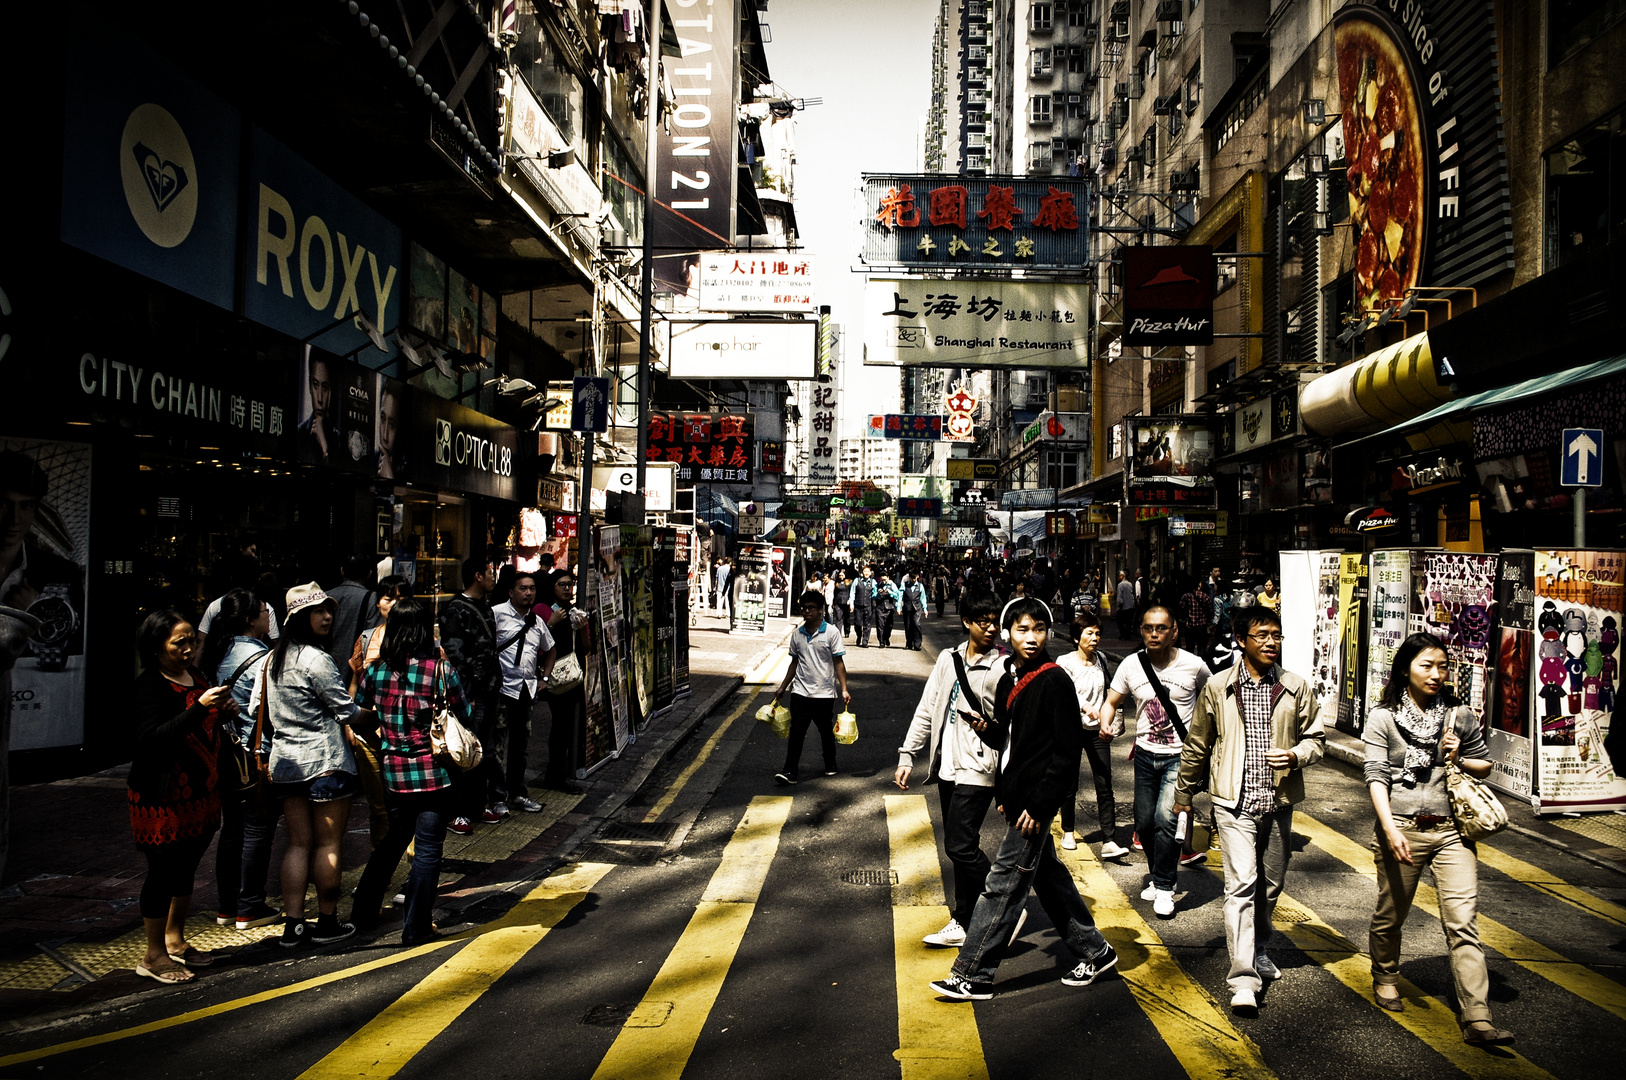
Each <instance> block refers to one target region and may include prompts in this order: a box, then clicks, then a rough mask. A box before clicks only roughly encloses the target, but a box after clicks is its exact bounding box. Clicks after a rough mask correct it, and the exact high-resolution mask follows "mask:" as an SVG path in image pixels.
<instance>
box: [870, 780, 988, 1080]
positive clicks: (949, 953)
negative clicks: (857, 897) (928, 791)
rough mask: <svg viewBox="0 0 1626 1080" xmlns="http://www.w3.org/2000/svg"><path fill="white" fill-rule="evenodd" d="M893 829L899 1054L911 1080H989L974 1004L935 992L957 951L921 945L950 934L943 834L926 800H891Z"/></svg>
mask: <svg viewBox="0 0 1626 1080" xmlns="http://www.w3.org/2000/svg"><path fill="white" fill-rule="evenodd" d="M883 798H884V800H885V803H886V831H887V839H888V841H889V844H890V848H891V860H892V869H893V870H895V871H896V872H897V875H898V883H897V884H896V885H894V886H892V940H893V957H894V961H895V967H896V970H897V980H898V1050H897V1052H896V1053H894V1054H893V1055H892V1056H893V1057H895V1058H896V1059H897V1060H898V1063H899V1064H900V1065H902V1066H903V1080H985V1078H986V1077H987V1076H988V1063H987V1060H986V1058H984V1056H983V1052H982V1036H981V1034H980V1033H979V1032H978V1030H977V1016H976V1013H975V1011H974V1010H973V1009H972V1007H971V1006H969V1005H965V1004H960V1003H954V1002H948V1001H942V1000H940V999H939V998H938V997H937V995H936V994H934V993H932V991H931V990H930V989H929V988H928V987H927V983H929V982H931V981H932V980H933V979H938V978H942V977H943V976H944V975H947V974H948V969H949V965H950V964H952V963H953V961H954V950H952V949H928V948H927V947H926V946H925V945H922V944H921V941H920V939H921V938H922V937H924V936H926V935H927V934H930V933H933V932H935V931H937V930H940V929H942V927H943V924H944V923H946V922H948V919H949V909H948V904H947V902H946V901H945V900H944V894H943V871H942V866H941V864H940V863H939V862H938V861H937V836H936V834H935V833H934V832H933V831H932V818H931V813H930V812H929V811H928V810H927V808H926V796H924V795H887V796H884V797H883Z"/></svg>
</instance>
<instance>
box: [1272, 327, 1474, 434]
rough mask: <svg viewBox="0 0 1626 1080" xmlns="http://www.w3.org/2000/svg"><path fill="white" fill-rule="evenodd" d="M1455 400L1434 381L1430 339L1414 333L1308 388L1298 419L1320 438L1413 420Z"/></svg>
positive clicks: (1304, 391)
mask: <svg viewBox="0 0 1626 1080" xmlns="http://www.w3.org/2000/svg"><path fill="white" fill-rule="evenodd" d="M1450 398H1451V391H1450V389H1449V388H1448V387H1444V386H1441V385H1440V383H1439V381H1438V380H1437V379H1435V378H1434V357H1433V354H1432V353H1430V352H1429V345H1428V335H1427V334H1414V335H1412V336H1411V337H1409V338H1406V339H1405V340H1404V341H1399V342H1396V343H1395V344H1393V345H1390V346H1388V347H1386V348H1383V349H1379V350H1378V351H1377V352H1375V353H1373V354H1372V355H1370V356H1368V357H1366V358H1365V359H1364V360H1359V361H1356V362H1355V363H1353V364H1346V365H1345V366H1344V367H1341V368H1339V369H1338V370H1337V371H1330V372H1328V373H1327V374H1325V375H1323V376H1321V377H1320V378H1318V379H1316V380H1314V381H1313V382H1311V383H1310V384H1309V385H1307V386H1305V387H1304V389H1303V390H1302V391H1301V392H1300V394H1299V416H1300V417H1301V418H1302V420H1303V421H1304V426H1305V428H1306V429H1307V430H1309V431H1311V432H1313V433H1314V434H1317V435H1343V434H1346V433H1349V432H1354V431H1363V430H1366V429H1369V428H1372V427H1375V426H1379V425H1392V424H1398V423H1401V422H1403V421H1407V422H1409V421H1411V420H1412V419H1413V418H1414V417H1417V416H1418V415H1419V414H1424V413H1428V412H1429V411H1430V410H1432V409H1434V408H1435V407H1436V406H1438V405H1440V404H1441V403H1443V402H1448V401H1449V400H1450Z"/></svg>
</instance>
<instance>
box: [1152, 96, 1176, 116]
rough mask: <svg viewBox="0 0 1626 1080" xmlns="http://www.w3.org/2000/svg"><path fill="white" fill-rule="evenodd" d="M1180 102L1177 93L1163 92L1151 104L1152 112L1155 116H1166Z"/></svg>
mask: <svg viewBox="0 0 1626 1080" xmlns="http://www.w3.org/2000/svg"><path fill="white" fill-rule="evenodd" d="M1179 104H1180V95H1179V94H1163V95H1161V96H1160V97H1159V98H1158V99H1157V100H1156V101H1155V102H1154V103H1153V104H1152V112H1153V113H1154V114H1156V115H1157V116H1167V115H1169V114H1170V113H1172V112H1173V111H1174V110H1175V107H1176V106H1177V105H1179Z"/></svg>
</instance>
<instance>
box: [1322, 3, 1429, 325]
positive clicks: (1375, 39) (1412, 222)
mask: <svg viewBox="0 0 1626 1080" xmlns="http://www.w3.org/2000/svg"><path fill="white" fill-rule="evenodd" d="M1334 42H1335V47H1336V49H1337V54H1338V89H1339V93H1340V96H1341V99H1342V101H1343V103H1344V157H1345V160H1346V161H1347V162H1348V163H1349V167H1348V172H1347V173H1346V176H1347V178H1348V181H1349V216H1350V219H1351V220H1352V221H1353V222H1354V223H1355V229H1356V235H1357V236H1358V237H1359V239H1358V241H1357V246H1356V249H1355V300H1356V304H1357V308H1358V311H1359V312H1360V313H1364V312H1367V311H1375V310H1381V309H1382V308H1383V307H1385V306H1387V305H1388V304H1389V303H1392V302H1393V301H1394V300H1396V299H1398V298H1400V297H1402V296H1404V295H1405V292H1406V290H1407V289H1410V288H1411V287H1412V286H1414V285H1416V284H1417V283H1418V277H1419V275H1420V274H1421V272H1422V268H1423V257H1424V254H1425V253H1424V250H1423V248H1424V233H1425V225H1426V222H1425V218H1424V206H1425V200H1424V191H1423V186H1424V183H1425V180H1426V175H1427V174H1426V173H1425V171H1424V170H1425V168H1426V164H1425V160H1424V153H1425V147H1424V145H1423V124H1422V108H1421V103H1420V101H1419V100H1418V96H1417V86H1416V84H1415V83H1414V82H1413V80H1412V77H1411V73H1410V70H1409V69H1408V67H1407V64H1406V58H1405V55H1404V54H1403V53H1402V52H1401V51H1400V45H1399V44H1398V42H1397V41H1396V40H1395V38H1394V36H1393V34H1392V33H1391V31H1390V29H1389V27H1388V25H1387V24H1386V23H1384V22H1382V21H1379V20H1378V19H1377V18H1375V17H1373V16H1371V15H1368V14H1366V13H1362V12H1349V13H1347V14H1346V15H1345V17H1344V18H1342V19H1341V20H1340V21H1339V23H1338V26H1337V29H1336V31H1335V37H1334Z"/></svg>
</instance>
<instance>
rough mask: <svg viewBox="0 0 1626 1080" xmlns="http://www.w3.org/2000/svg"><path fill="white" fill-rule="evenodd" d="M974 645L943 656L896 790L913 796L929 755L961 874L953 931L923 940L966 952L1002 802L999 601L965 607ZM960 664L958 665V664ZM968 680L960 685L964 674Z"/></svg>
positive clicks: (972, 599)
mask: <svg viewBox="0 0 1626 1080" xmlns="http://www.w3.org/2000/svg"><path fill="white" fill-rule="evenodd" d="M960 621H961V622H962V623H963V624H964V625H965V632H966V640H965V641H963V642H962V643H960V644H959V645H956V646H955V647H954V648H952V649H944V650H943V651H942V652H941V653H939V654H938V657H937V664H936V666H935V667H933V668H932V674H931V677H930V678H929V679H927V680H926V688H925V690H924V691H922V693H921V695H920V704H919V705H917V706H915V716H914V719H913V720H911V721H910V723H909V733H908V734H907V735H905V736H904V739H903V745H902V746H900V747H899V748H898V769H897V772H896V773H895V774H894V775H893V783H895V784H897V785H898V787H900V788H902V789H903V790H904V791H908V790H909V777H910V775H911V774H912V773H913V772H914V768H915V758H916V756H917V755H919V754H920V753H921V751H926V762H925V765H926V777H927V778H928V779H930V778H931V777H932V776H933V775H935V776H936V777H937V778H938V781H939V783H938V788H937V792H938V797H939V798H940V799H941V800H942V805H943V851H944V854H946V855H947V856H948V857H949V862H950V863H952V864H953V866H954V906H953V908H951V909H950V911H951V914H950V918H949V921H948V925H947V926H945V927H943V929H941V930H938V931H937V932H935V933H931V934H927V935H926V936H925V938H923V939H922V940H924V941H925V943H926V944H927V945H933V946H936V947H939V948H959V947H960V946H961V945H964V944H965V928H966V927H967V926H968V925H970V923H971V912H972V910H973V909H975V908H976V906H977V897H978V896H980V895H982V887H983V883H984V882H985V881H986V880H987V879H988V867H989V865H990V863H989V860H988V856H987V855H986V854H984V853H983V850H982V822H983V819H984V818H986V817H987V816H988V807H990V806H992V805H993V801H994V773H995V771H996V770H997V768H998V766H999V750H998V749H997V748H996V747H992V746H989V745H988V744H987V743H986V742H984V741H983V738H982V735H981V734H980V732H981V731H984V730H986V728H987V721H988V720H989V719H991V718H992V717H993V715H994V691H995V690H996V689H998V687H999V680H1000V677H1001V676H1002V675H1004V673H1005V661H1006V658H1007V657H1008V656H1009V655H1010V652H1009V650H1007V649H1006V648H1005V647H1004V646H1002V645H1001V644H1000V643H999V598H998V597H996V596H995V595H994V594H993V593H977V594H974V595H972V596H968V597H966V599H965V603H964V604H962V605H961V607H960ZM956 661H958V663H956ZM962 666H963V667H964V669H965V678H964V679H962V678H961V677H960V669H961V667H962Z"/></svg>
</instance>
